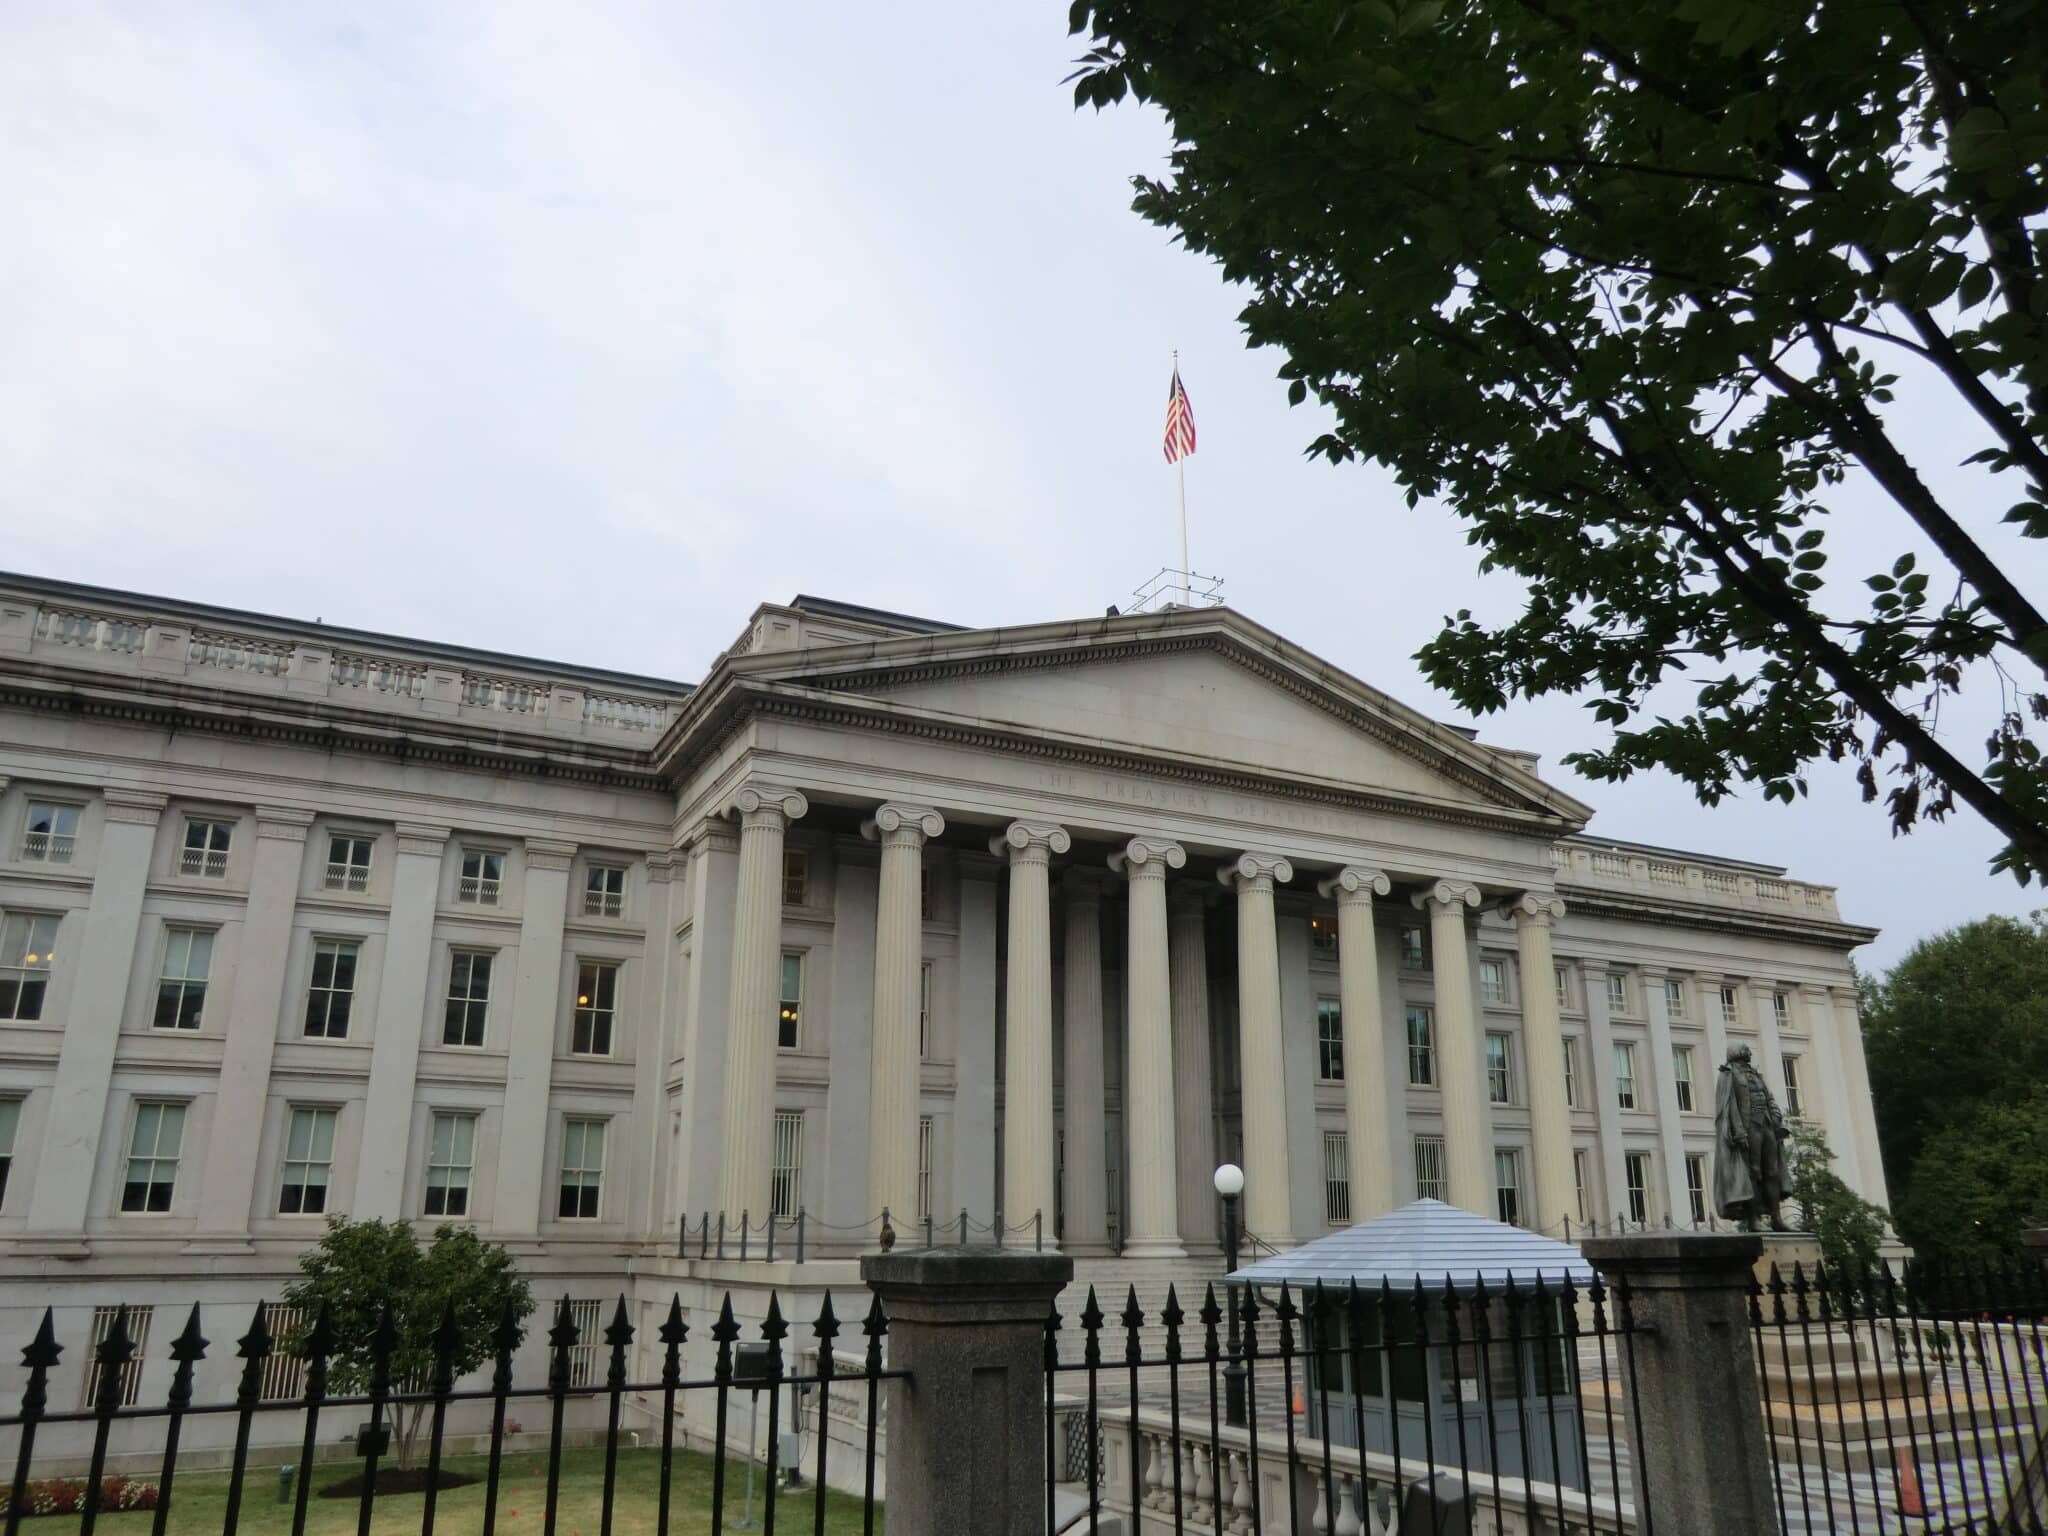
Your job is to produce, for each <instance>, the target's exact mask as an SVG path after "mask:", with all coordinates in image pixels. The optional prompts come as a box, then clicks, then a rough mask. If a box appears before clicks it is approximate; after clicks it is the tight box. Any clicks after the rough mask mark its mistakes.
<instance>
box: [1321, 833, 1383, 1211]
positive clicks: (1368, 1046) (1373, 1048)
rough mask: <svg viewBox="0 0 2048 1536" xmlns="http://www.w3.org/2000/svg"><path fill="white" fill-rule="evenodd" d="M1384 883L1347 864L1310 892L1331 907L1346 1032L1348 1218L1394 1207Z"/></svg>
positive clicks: (1379, 876)
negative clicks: (1381, 912)
mask: <svg viewBox="0 0 2048 1536" xmlns="http://www.w3.org/2000/svg"><path fill="white" fill-rule="evenodd" d="M1388 887H1389V881H1388V880H1387V877H1386V876H1385V875H1384V874H1383V873H1381V872H1380V871H1379V870H1377V869H1367V868H1363V867H1361V866H1358V865H1351V866H1348V867H1346V868H1344V869H1340V870H1338V871H1337V873H1336V874H1334V875H1332V876H1330V878H1329V879H1327V880H1322V881H1319V882H1318V883H1317V885H1316V889H1317V890H1318V891H1319V892H1321V893H1322V894H1323V895H1324V896H1334V897H1335V898H1336V901H1337V994H1338V999H1337V1001H1338V1009H1339V1012H1340V1014H1341V1016H1342V1022H1343V1029H1344V1142H1345V1146H1346V1148H1347V1149H1348V1150H1349V1152H1350V1157H1351V1169H1350V1173H1351V1219H1352V1220H1353V1221H1370V1220H1372V1218H1373V1217H1375V1216H1381V1215H1384V1214H1386V1213H1387V1212H1388V1211H1391V1210H1392V1209H1393V1208H1394V1204H1395V1196H1394V1190H1395V1188H1396V1184H1395V1170H1396V1169H1397V1168H1399V1167H1400V1166H1401V1163H1400V1157H1401V1153H1402V1150H1403V1145H1402V1143H1401V1141H1400V1140H1399V1139H1398V1133H1399V1130H1400V1127H1399V1126H1397V1125H1396V1124H1395V1123H1394V1121H1393V1119H1392V1118H1391V1117H1390V1116H1389V1115H1388V1113H1387V1047H1386V1019H1385V1018H1384V1017H1383V1016H1382V1014H1381V1011H1380V962H1379V943H1378V936H1377V934H1376V932H1375V929H1374V924H1373V918H1372V903H1373V898H1374V897H1375V896H1384V895H1386V894H1387V890H1388Z"/></svg>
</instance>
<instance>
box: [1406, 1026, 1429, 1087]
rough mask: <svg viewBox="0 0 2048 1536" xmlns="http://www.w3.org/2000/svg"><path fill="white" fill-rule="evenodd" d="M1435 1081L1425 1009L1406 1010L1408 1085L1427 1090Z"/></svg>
mask: <svg viewBox="0 0 2048 1536" xmlns="http://www.w3.org/2000/svg"><path fill="white" fill-rule="evenodd" d="M1435 1081H1436V1049H1435V1045H1434V1042H1433V1039H1432V1032H1431V1027H1430V1016H1429V1010H1428V1009H1427V1008H1410V1009H1409V1010H1408V1085H1409V1086H1410V1087H1411V1088H1427V1087H1428V1086H1429V1085H1430V1084H1431V1083H1433V1082H1435Z"/></svg>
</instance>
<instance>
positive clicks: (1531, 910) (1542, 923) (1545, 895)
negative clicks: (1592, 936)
mask: <svg viewBox="0 0 2048 1536" xmlns="http://www.w3.org/2000/svg"><path fill="white" fill-rule="evenodd" d="M1500 915H1501V916H1502V917H1512V918H1513V919H1514V920H1515V926H1516V927H1518V928H1520V927H1524V926H1534V927H1538V928H1548V927H1549V926H1550V925H1551V924H1552V923H1554V922H1556V921H1557V920H1558V919H1559V918H1561V917H1563V916H1564V903H1563V902H1562V901H1560V900H1558V899H1557V897H1555V896H1554V895H1552V894H1551V893H1550V892H1549V891H1524V892H1522V894H1521V895H1519V896H1511V897H1509V898H1508V899H1507V900H1506V901H1504V902H1502V903H1501V904H1500Z"/></svg>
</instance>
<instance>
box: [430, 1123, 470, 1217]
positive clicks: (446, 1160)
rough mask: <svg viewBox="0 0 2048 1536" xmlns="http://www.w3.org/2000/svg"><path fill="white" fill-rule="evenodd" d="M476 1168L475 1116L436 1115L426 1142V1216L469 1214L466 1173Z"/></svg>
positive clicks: (468, 1173)
mask: <svg viewBox="0 0 2048 1536" xmlns="http://www.w3.org/2000/svg"><path fill="white" fill-rule="evenodd" d="M475 1167H476V1116H475V1115H462V1114H437V1115H435V1116H434V1129H433V1134H432V1135H431V1137H430V1138H429V1140H428V1143H427V1202H426V1213H427V1214H428V1215H429V1216H467V1215H468V1214H469V1176H470V1174H471V1172H472V1171H473V1170H474V1169H475Z"/></svg>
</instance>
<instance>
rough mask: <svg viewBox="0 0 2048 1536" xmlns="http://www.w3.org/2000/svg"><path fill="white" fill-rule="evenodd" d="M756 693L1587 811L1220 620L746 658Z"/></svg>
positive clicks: (1311, 660)
mask: <svg viewBox="0 0 2048 1536" xmlns="http://www.w3.org/2000/svg"><path fill="white" fill-rule="evenodd" d="M739 665H740V670H742V671H743V672H744V673H745V675H746V676H747V678H748V679H749V681H750V682H751V683H753V684H754V685H755V686H759V685H763V684H765V685H768V686H771V687H773V686H776V685H780V686H783V687H789V688H797V689H802V690H805V691H812V690H818V691H827V692H830V693H832V694H834V695H836V696H838V697H840V698H843V699H849V700H850V699H851V698H854V697H859V698H863V699H866V700H871V701H873V703H874V704H875V705H877V706H879V707H882V708H886V709H896V710H900V711H903V712H904V713H905V714H907V715H915V716H917V717H919V718H922V719H927V720H930V719H939V720H949V721H958V722H961V723H963V724H970V725H973V726H975V727H977V728H984V729H990V730H995V731H999V732H1007V733H1010V734H1013V735H1016V736H1019V737H1028V738H1035V739H1041V740H1046V741H1056V742H1060V743H1065V744H1071V745H1077V746H1087V745H1098V746H1100V747H1101V748H1103V749H1105V750H1111V751H1114V752H1116V753H1118V754H1120V755H1125V756H1136V757H1141V758H1145V759H1149V760H1152V761H1154V762H1157V763H1159V764H1161V765H1163V766H1167V767H1168V768H1169V769H1170V767H1171V765H1172V764H1174V763H1177V762H1178V763H1184V764H1186V765H1188V766H1189V767H1191V768H1192V767H1196V766H1200V767H1202V768H1223V769H1227V770H1229V771H1233V772H1238V773H1246V774H1252V775H1256V776H1258V777H1260V778H1263V779H1271V780H1286V779H1297V780H1300V781H1303V782H1304V783H1312V784H1314V785H1316V786H1318V787H1319V788H1325V789H1327V788H1338V789H1351V790H1355V791H1357V792H1359V793H1361V794H1365V795H1369V796H1372V797H1373V798H1376V799H1388V800H1406V801H1414V802H1418V803H1430V804H1434V805H1438V806H1443V807H1456V806H1465V807H1469V808H1470V809H1471V810H1473V811H1475V812H1491V813H1494V814H1500V813H1506V814H1509V815H1518V816H1532V817H1537V818H1541V819H1555V820H1559V821H1563V822H1567V823H1573V824H1580V823H1583V822H1584V820H1585V819H1586V817H1587V816H1588V815H1589V814H1590V812H1589V811H1588V809H1587V808H1586V807H1585V806H1583V805H1581V804H1579V803H1578V802H1577V801H1575V800H1573V799H1572V798H1571V797H1570V796H1568V795H1565V794H1563V793H1562V792H1561V791H1558V790H1556V789H1555V788H1553V787H1552V786H1550V785H1547V784H1545V783H1543V782H1542V781H1541V780H1540V779H1538V778H1537V777H1536V776H1535V775H1534V774H1533V773H1531V772H1529V771H1528V769H1527V767H1526V766H1525V765H1524V764H1523V763H1522V762H1521V761H1519V760H1518V759H1516V758H1514V757H1512V756H1509V755H1507V754H1503V753H1498V752H1495V751H1494V750H1492V749H1491V748H1489V747H1486V746H1484V745H1481V744H1479V743H1477V742H1474V741H1472V740H1471V739H1469V738H1468V737H1467V736H1465V735H1464V734H1462V733H1460V732H1458V731H1455V730H1452V729H1450V728H1449V727H1446V726H1443V725H1441V724H1438V723H1437V722H1435V721H1432V720H1430V719H1429V718H1427V717H1426V716H1424V715H1422V714H1420V713H1419V712H1417V711H1415V710H1412V709H1409V708H1407V707H1406V706H1405V705H1402V704H1400V703H1399V702H1397V701H1396V700H1394V699H1392V698H1390V697H1389V696H1387V695H1385V694H1383V693H1380V692H1379V691H1378V690H1376V689H1372V688H1370V687H1368V686H1366V685H1365V684H1363V683H1361V682H1359V681H1358V680H1357V679H1354V678H1351V677H1349V676H1348V675H1346V674H1344V673H1342V672H1340V671H1339V670H1337V669H1336V668H1334V667H1331V666H1330V665H1329V664H1328V663H1326V662H1323V661H1321V660H1320V659H1318V658H1316V657H1314V656H1311V655H1309V654H1308V653H1307V652H1304V651H1302V650H1300V649H1299V648H1298V647H1295V646H1291V645H1289V644H1288V643H1287V642H1285V641H1283V640H1281V639H1280V638H1279V637H1278V636H1276V635H1273V634H1272V633H1271V632H1270V631H1267V630H1264V629H1262V628H1261V627H1260V626H1258V625H1256V624H1253V623H1251V622H1250V621H1249V620H1246V619H1244V618H1243V617H1242V616H1241V615H1238V614H1235V613H1231V612H1229V611H1228V610H1223V609H1209V610H1203V611H1187V610H1183V611H1179V612H1173V613H1166V614H1138V615H1129V616H1124V617H1113V618H1108V619H1103V620H1095V621H1088V622H1086V623H1084V624H1068V625H1038V626H1032V627H1031V628H1029V629H1018V630H967V631H960V632H957V633H953V634H947V635H941V636H927V637H919V638H917V639H915V640H909V639H904V640H886V641H880V642H876V643H873V644H869V645H862V646H858V647H854V646H848V647H830V648H825V649H818V650H801V651H795V652H786V653H783V654H782V655H779V656H749V657H746V658H744V660H743V661H742V662H741V663H740V664H739Z"/></svg>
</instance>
